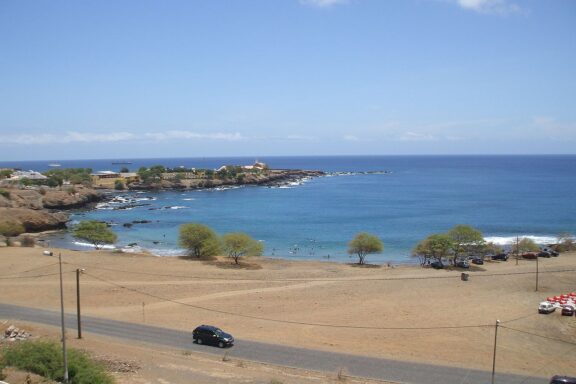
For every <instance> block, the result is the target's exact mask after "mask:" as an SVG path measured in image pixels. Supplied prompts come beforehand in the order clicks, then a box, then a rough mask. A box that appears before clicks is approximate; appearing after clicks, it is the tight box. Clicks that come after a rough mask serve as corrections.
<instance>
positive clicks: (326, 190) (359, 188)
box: [0, 155, 576, 263]
mask: <svg viewBox="0 0 576 384" xmlns="http://www.w3.org/2000/svg"><path fill="white" fill-rule="evenodd" d="M255 160H258V161H263V162H265V163H267V164H268V165H269V167H271V168H282V169H287V168H290V169H311V170H322V171H326V172H328V173H329V175H328V176H325V177H318V178H312V179H308V180H304V181H303V182H302V183H298V184H296V183H295V184H293V185H286V186H282V187H274V188H270V187H258V186H247V187H241V188H229V189H217V190H197V191H184V192H173V191H169V192H168V191H166V192H157V193H154V192H145V193H135V192H123V193H118V194H114V196H116V198H115V201H116V202H112V203H108V204H101V205H99V207H98V209H94V210H90V211H79V212H74V213H73V214H72V216H71V220H72V223H74V222H78V221H79V220H102V221H106V222H108V223H111V224H112V227H111V229H112V230H113V231H114V232H115V233H116V234H117V235H118V243H117V244H116V246H117V247H126V246H127V245H128V244H137V247H140V248H137V249H145V250H148V251H150V252H152V253H154V254H156V255H159V256H171V255H180V254H183V253H184V251H183V250H182V249H181V248H180V247H179V246H178V229H179V226H180V225H181V224H183V223H190V222H197V223H203V224H206V225H208V226H210V227H211V228H213V229H214V230H215V231H216V232H217V233H219V234H224V233H227V232H236V231H243V232H246V233H248V234H250V235H251V236H252V237H253V238H255V239H257V240H259V241H262V242H263V244H264V245H265V256H269V257H277V258H285V259H311V260H330V261H337V262H350V261H356V260H357V258H356V257H355V256H350V255H348V254H347V252H346V250H347V243H348V242H349V241H350V240H351V239H352V238H353V237H354V236H355V235H356V234H357V233H359V232H369V233H372V234H374V235H376V236H378V237H380V238H381V239H382V241H383V242H384V252H383V253H382V254H376V255H369V256H368V257H367V260H366V261H367V262H368V263H387V262H392V263H413V262H416V261H417V260H415V258H414V257H412V256H411V250H412V248H413V247H414V246H415V245H416V244H417V243H418V242H419V241H420V240H422V239H424V238H425V237H427V236H428V235H430V234H433V233H439V232H444V231H447V230H449V229H450V228H451V227H453V226H455V225H457V224H468V225H471V226H473V227H475V228H477V229H479V230H480V231H482V233H483V234H484V236H485V238H486V239H487V240H489V241H494V242H496V243H498V244H502V245H505V244H508V243H510V242H511V241H513V240H514V239H516V236H520V237H525V236H529V237H531V238H533V239H535V240H536V241H537V242H538V243H541V244H547V243H553V242H554V241H555V240H556V237H557V235H558V234H560V233H565V232H568V233H572V234H574V233H576V198H575V191H576V156H574V155H558V156H333V157H262V158H258V159H256V158H246V157H243V158H179V159H106V160H66V161H58V160H50V161H30V162H0V167H17V168H22V169H32V170H37V171H44V170H47V169H49V168H50V167H49V164H52V165H54V164H55V163H58V164H60V166H61V167H62V168H71V167H84V168H92V169H93V170H94V171H102V170H114V171H118V170H120V168H122V167H127V168H129V169H130V170H131V171H136V170H137V169H138V168H139V167H141V166H151V165H158V164H160V165H164V166H167V167H178V166H185V167H196V168H218V167H220V166H221V165H225V164H235V165H248V164H252V163H254V161H255ZM117 163H123V164H117ZM371 171H372V172H373V171H386V172H375V173H365V172H371ZM122 206H124V207H125V208H126V209H117V208H119V207H122ZM115 208H116V209H115ZM142 221H144V222H143V223H142ZM134 222H141V223H134ZM125 224H127V225H126V226H125ZM129 224H132V225H131V226H130V225H129ZM50 243H51V245H52V246H62V247H67V248H73V249H83V247H84V246H85V245H82V244H81V243H78V242H76V241H75V240H74V239H73V238H72V237H71V236H70V235H69V234H64V233H63V234H58V235H56V236H53V237H51V238H50Z"/></svg>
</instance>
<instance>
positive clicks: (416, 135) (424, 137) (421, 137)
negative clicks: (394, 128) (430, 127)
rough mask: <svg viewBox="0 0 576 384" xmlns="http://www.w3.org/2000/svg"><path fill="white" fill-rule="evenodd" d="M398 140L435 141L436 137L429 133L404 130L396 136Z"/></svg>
mask: <svg viewBox="0 0 576 384" xmlns="http://www.w3.org/2000/svg"><path fill="white" fill-rule="evenodd" d="M398 140H400V141H435V140H437V137H436V136H434V135H432V134H430V133H423V132H404V133H403V134H402V135H400V137H399V138H398Z"/></svg>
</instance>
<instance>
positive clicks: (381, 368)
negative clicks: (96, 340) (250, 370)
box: [0, 304, 548, 384]
mask: <svg viewBox="0 0 576 384" xmlns="http://www.w3.org/2000/svg"><path fill="white" fill-rule="evenodd" d="M0 318H5V319H13V320H18V319H20V320H23V321H27V322H34V323H41V324H48V325H53V326H58V327H60V326H61V324H60V312H55V311H48V310H43V309H35V308H27V307H20V306H15V305H10V304H0ZM65 323H66V328H67V332H68V337H75V335H76V325H77V320H76V316H75V315H71V314H66V315H65ZM72 330H74V336H72V333H71V332H72ZM86 333H92V334H97V335H103V336H111V337H116V338H119V339H125V340H135V341H138V342H145V343H149V344H153V345H161V346H166V347H171V348H178V349H182V350H191V351H197V352H204V353H210V354H216V355H222V354H223V351H222V350H221V349H218V348H215V347H210V346H205V345H196V344H193V343H192V335H191V332H184V331H178V330H173V329H168V328H160V327H154V326H150V325H143V324H134V323H125V322H121V321H115V320H108V319H101V318H97V317H88V316H82V336H83V337H84V338H85V337H90V335H89V334H86ZM382 348H385V346H382ZM227 351H228V355H229V356H230V357H232V358H237V359H244V360H252V361H257V362H263V363H270V364H275V365H281V366H286V367H294V368H303V369H308V370H314V371H320V372H328V373H331V374H334V373H336V372H337V371H338V370H339V369H340V368H343V369H344V371H345V372H346V373H347V374H349V375H353V376H358V377H366V378H375V379H380V380H389V381H395V382H400V383H414V384H432V383H434V384H437V383H446V384H451V383H458V384H487V383H490V382H491V375H492V373H491V372H489V371H480V370H473V369H463V368H453V367H444V366H437V365H429V364H419V363H410V362H402V361H394V360H387V359H379V358H374V357H364V356H357V355H349V354H345V353H334V352H325V351H319V350H313V349H305V348H295V347H288V346H283V345H276V344H268V343H260V342H255V341H248V340H238V339H236V345H235V346H234V347H232V348H229V349H227ZM494 382H495V383H498V384H536V383H547V382H548V381H547V380H545V379H542V378H535V377H529V376H520V375H510V374H499V373H496V376H495V381H494Z"/></svg>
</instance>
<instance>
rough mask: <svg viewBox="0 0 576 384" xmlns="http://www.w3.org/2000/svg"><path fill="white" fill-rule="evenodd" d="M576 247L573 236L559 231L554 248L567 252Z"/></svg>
mask: <svg viewBox="0 0 576 384" xmlns="http://www.w3.org/2000/svg"><path fill="white" fill-rule="evenodd" d="M575 248H576V244H575V242H574V236H572V234H570V233H561V234H559V235H558V240H557V246H556V249H557V250H558V252H568V251H572V250H574V249H575Z"/></svg>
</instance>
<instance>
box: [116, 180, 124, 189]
mask: <svg viewBox="0 0 576 384" xmlns="http://www.w3.org/2000/svg"><path fill="white" fill-rule="evenodd" d="M114 189H115V190H117V191H122V190H124V189H126V186H125V185H124V183H123V182H122V180H116V181H115V182H114Z"/></svg>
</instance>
